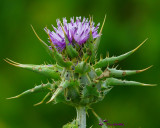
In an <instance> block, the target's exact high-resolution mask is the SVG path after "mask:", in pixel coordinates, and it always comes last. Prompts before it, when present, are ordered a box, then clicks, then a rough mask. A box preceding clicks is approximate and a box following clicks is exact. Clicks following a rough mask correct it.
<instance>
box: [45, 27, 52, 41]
mask: <svg viewBox="0 0 160 128" xmlns="http://www.w3.org/2000/svg"><path fill="white" fill-rule="evenodd" d="M46 28H47V26H46ZM47 34H48V38H49V41H50V43H51V42H52V40H51V38H50V35H49V30H48V28H47Z"/></svg>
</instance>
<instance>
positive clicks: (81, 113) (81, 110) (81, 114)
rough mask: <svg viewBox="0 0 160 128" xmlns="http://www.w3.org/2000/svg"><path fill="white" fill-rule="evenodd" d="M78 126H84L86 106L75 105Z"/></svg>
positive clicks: (82, 127)
mask: <svg viewBox="0 0 160 128" xmlns="http://www.w3.org/2000/svg"><path fill="white" fill-rule="evenodd" d="M76 111H77V121H78V128H86V107H84V106H79V107H76Z"/></svg>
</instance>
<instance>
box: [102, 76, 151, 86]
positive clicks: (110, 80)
mask: <svg viewBox="0 0 160 128" xmlns="http://www.w3.org/2000/svg"><path fill="white" fill-rule="evenodd" d="M119 85H123V86H154V85H151V84H144V83H140V82H136V81H126V80H119V79H116V78H107V79H106V80H105V82H104V83H103V84H102V88H106V87H108V86H119Z"/></svg>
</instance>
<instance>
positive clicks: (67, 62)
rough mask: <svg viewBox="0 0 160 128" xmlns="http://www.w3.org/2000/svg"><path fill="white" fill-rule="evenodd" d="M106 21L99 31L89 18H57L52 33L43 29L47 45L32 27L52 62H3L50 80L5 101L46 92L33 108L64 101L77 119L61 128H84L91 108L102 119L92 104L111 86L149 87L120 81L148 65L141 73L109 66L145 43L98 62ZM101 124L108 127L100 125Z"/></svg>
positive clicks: (138, 83) (7, 60)
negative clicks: (46, 37) (74, 112)
mask: <svg viewBox="0 0 160 128" xmlns="http://www.w3.org/2000/svg"><path fill="white" fill-rule="evenodd" d="M105 19H106V18H104V21H103V24H102V26H101V29H100V31H99V32H98V29H99V26H100V24H97V25H95V23H94V22H93V18H91V17H90V18H89V19H88V18H83V19H81V17H76V20H75V21H74V17H73V18H71V19H70V22H69V23H68V22H67V20H66V18H63V23H61V21H60V20H59V19H58V20H57V28H56V27H54V26H52V27H53V30H49V29H48V28H47V27H45V28H44V30H45V32H46V33H47V35H48V42H49V43H45V42H44V41H43V40H42V39H40V37H39V36H38V35H37V33H36V32H35V30H34V28H33V26H31V27H32V29H33V31H34V33H35V35H36V36H37V38H38V39H39V40H40V42H41V44H42V46H43V47H44V48H45V49H46V51H47V52H48V54H49V55H50V56H51V57H52V63H51V64H42V65H33V64H20V63H17V62H14V61H12V60H10V59H8V58H6V59H5V61H6V62H8V63H9V64H11V65H14V66H16V67H20V68H24V69H27V70H30V71H33V72H36V73H39V74H42V75H45V76H47V77H49V78H50V82H48V83H42V84H41V85H38V86H35V87H34V88H32V89H29V90H27V91H25V92H23V93H21V94H19V95H17V96H14V97H11V98H8V99H13V98H19V97H21V96H24V95H27V94H33V93H40V92H44V91H45V92H46V96H44V98H43V99H42V101H41V102H39V103H37V104H35V105H39V104H42V103H43V102H46V103H54V104H57V103H59V102H63V103H65V104H68V105H71V106H73V107H75V108H76V111H77V118H76V119H74V120H73V121H72V122H71V123H68V124H66V125H64V126H63V128H86V113H87V110H89V109H91V110H92V112H93V114H94V115H95V116H96V117H97V119H98V120H99V121H100V120H101V118H100V117H99V116H98V115H97V114H96V113H95V112H94V110H93V109H92V108H91V105H92V104H93V103H97V102H99V101H102V100H103V99H104V97H105V95H106V94H107V93H108V92H109V91H110V90H111V89H112V88H113V87H115V86H121V85H122V86H129V85H135V86H152V85H151V84H144V83H140V82H135V81H127V80H121V79H119V78H121V77H125V76H128V75H134V74H137V73H140V72H143V71H145V70H147V69H149V68H150V67H151V66H150V67H148V68H145V69H143V70H118V69H117V68H116V67H112V68H111V67H110V65H115V64H117V63H118V62H119V61H121V60H124V59H126V58H127V57H129V56H130V55H131V54H133V53H134V52H135V51H136V50H137V49H138V48H139V47H140V46H141V45H142V44H144V42H145V41H146V40H145V41H143V42H142V43H141V44H140V45H139V46H138V47H137V48H135V49H133V50H131V51H129V52H127V53H125V54H122V55H120V56H112V57H109V55H107V56H106V57H105V58H103V57H100V59H98V57H97V50H98V47H99V44H100V38H101V36H102V29H103V26H104V23H105ZM48 44H49V45H48ZM103 69H104V70H103ZM51 81H52V82H51ZM100 125H101V126H102V127H103V128H107V126H106V125H105V124H104V123H103V122H102V123H100Z"/></svg>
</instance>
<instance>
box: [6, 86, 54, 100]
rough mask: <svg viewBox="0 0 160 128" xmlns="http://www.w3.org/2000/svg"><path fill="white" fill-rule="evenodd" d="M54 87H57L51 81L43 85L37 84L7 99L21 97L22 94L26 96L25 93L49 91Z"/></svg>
mask: <svg viewBox="0 0 160 128" xmlns="http://www.w3.org/2000/svg"><path fill="white" fill-rule="evenodd" d="M54 89H55V86H54V85H53V84H51V83H47V84H41V85H38V86H35V87H34V88H32V89H29V90H26V91H25V92H22V93H21V94H19V95H17V96H14V97H11V98H7V99H13V98H19V97H21V96H25V95H28V94H34V93H37V92H44V91H45V92H49V91H50V90H54Z"/></svg>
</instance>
